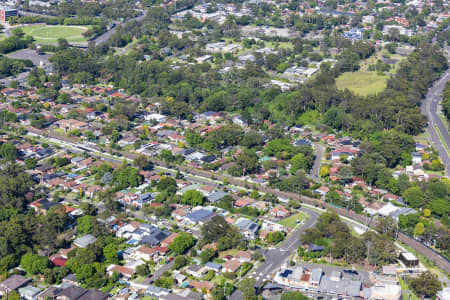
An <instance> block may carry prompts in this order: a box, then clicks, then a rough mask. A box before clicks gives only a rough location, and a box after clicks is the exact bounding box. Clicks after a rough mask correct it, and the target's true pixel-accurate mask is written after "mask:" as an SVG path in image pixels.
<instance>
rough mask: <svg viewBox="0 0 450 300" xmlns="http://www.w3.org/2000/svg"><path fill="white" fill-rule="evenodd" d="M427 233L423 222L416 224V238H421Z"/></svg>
mask: <svg viewBox="0 0 450 300" xmlns="http://www.w3.org/2000/svg"><path fill="white" fill-rule="evenodd" d="M424 232H425V226H424V225H423V223H422V222H419V223H417V224H416V226H415V227H414V235H415V236H419V235H422V234H423V233H424Z"/></svg>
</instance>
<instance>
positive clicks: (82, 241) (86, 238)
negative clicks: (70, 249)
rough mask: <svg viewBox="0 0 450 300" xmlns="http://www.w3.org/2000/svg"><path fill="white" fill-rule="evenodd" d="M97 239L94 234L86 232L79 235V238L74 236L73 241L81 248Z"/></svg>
mask: <svg viewBox="0 0 450 300" xmlns="http://www.w3.org/2000/svg"><path fill="white" fill-rule="evenodd" d="M96 240H97V238H96V237H95V236H93V235H92V234H86V235H83V236H80V237H79V238H76V239H75V240H74V241H73V243H74V244H75V245H76V246H78V247H81V248H84V247H87V246H89V245H90V244H93V243H95V241H96Z"/></svg>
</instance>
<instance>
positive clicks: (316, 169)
mask: <svg viewBox="0 0 450 300" xmlns="http://www.w3.org/2000/svg"><path fill="white" fill-rule="evenodd" d="M315 148H316V157H315V159H314V165H313V167H312V169H311V177H312V178H313V179H315V180H318V179H319V173H320V165H321V163H322V158H323V154H324V152H325V147H324V146H323V145H322V144H315Z"/></svg>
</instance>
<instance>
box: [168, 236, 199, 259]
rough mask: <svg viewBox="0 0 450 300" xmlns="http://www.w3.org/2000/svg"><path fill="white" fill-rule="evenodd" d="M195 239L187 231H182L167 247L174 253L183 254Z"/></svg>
mask: <svg viewBox="0 0 450 300" xmlns="http://www.w3.org/2000/svg"><path fill="white" fill-rule="evenodd" d="M194 244H195V240H194V238H193V237H192V235H190V234H189V233H187V232H182V233H180V235H178V236H177V237H176V238H175V239H174V240H173V243H172V244H170V245H169V249H170V250H171V251H172V252H173V253H175V254H184V253H185V252H186V251H187V250H189V248H191V247H192V246H194Z"/></svg>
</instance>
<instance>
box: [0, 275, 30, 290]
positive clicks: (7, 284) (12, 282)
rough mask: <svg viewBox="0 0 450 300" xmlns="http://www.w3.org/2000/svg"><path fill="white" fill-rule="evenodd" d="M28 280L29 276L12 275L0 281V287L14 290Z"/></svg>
mask: <svg viewBox="0 0 450 300" xmlns="http://www.w3.org/2000/svg"><path fill="white" fill-rule="evenodd" d="M30 281H31V279H30V278H25V277H23V276H22V275H12V276H11V277H9V278H8V279H6V280H3V281H2V282H0V289H3V288H6V289H8V290H16V289H18V288H20V287H21V286H24V285H25V284H27V283H28V282H30Z"/></svg>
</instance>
